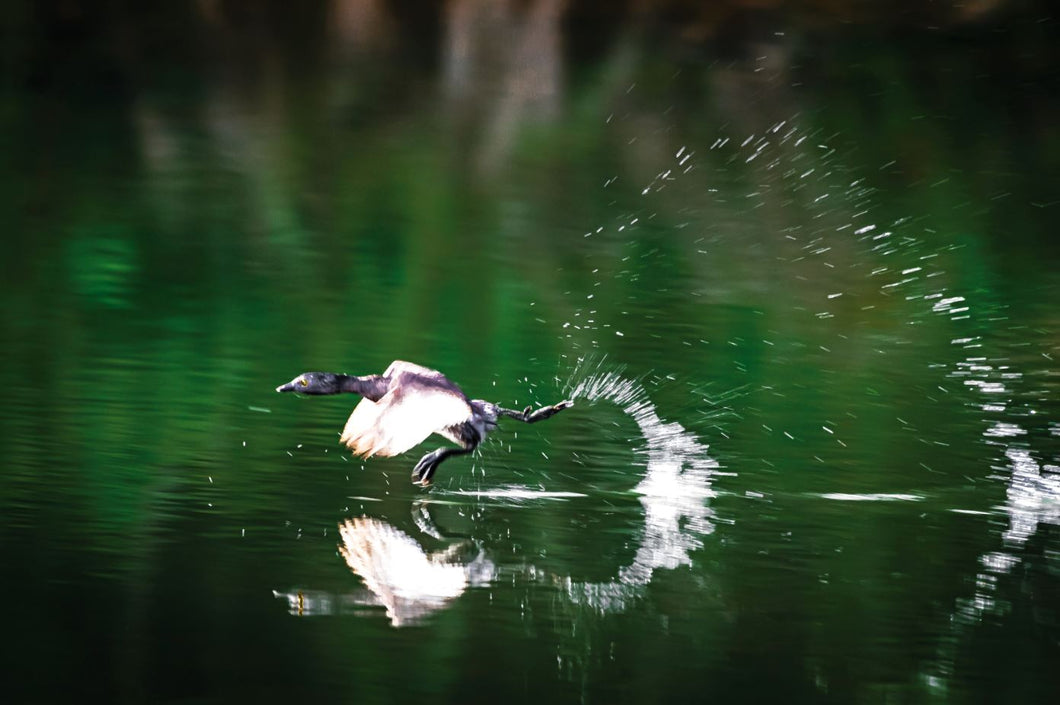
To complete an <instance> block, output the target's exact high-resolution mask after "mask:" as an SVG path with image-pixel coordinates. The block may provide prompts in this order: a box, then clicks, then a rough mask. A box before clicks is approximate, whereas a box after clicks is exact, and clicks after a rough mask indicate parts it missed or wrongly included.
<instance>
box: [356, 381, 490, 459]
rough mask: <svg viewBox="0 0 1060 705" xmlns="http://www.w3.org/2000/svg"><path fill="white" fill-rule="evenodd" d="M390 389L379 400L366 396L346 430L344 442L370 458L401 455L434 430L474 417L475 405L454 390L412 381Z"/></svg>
mask: <svg viewBox="0 0 1060 705" xmlns="http://www.w3.org/2000/svg"><path fill="white" fill-rule="evenodd" d="M394 386H395V387H396V389H395V390H394V391H391V392H387V393H386V394H385V395H383V398H382V399H380V400H379V401H378V402H373V401H371V400H369V399H362V400H361V402H360V403H359V404H358V405H357V407H356V408H355V409H354V410H353V413H352V414H350V418H349V420H348V421H347V422H346V427H345V429H343V431H342V438H341V440H342V442H343V443H345V444H346V445H347V446H349V447H350V448H351V449H352V450H353V452H354V454H356V455H363V456H364V457H366V458H368V457H371V456H373V455H382V456H384V457H388V456H392V455H399V454H401V453H404V452H405V451H407V450H408V449H409V448H412V447H413V446H416V445H418V444H420V443H422V442H423V440H424V439H425V438H427V436H429V435H431V434H432V433H436V432H439V431H442V430H443V429H445V428H447V427H449V426H455V425H457V424H460V423H464V422H465V421H467V420H469V419H470V418H471V407H470V406H468V404H467V402H466V401H465V400H464V399H463V398H461V397H459V396H455V395H454V394H453V393H452V392H451V391H448V390H442V389H436V388H433V387H430V386H425V385H417V384H414V383H413V384H409V383H408V382H407V381H404V380H403V384H402V385H394Z"/></svg>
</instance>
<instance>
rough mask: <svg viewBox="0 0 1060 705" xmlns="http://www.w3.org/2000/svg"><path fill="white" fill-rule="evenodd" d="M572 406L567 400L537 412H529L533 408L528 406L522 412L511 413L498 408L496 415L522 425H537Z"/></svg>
mask: <svg viewBox="0 0 1060 705" xmlns="http://www.w3.org/2000/svg"><path fill="white" fill-rule="evenodd" d="M572 406H574V402H573V401H571V400H570V399H567V400H566V401H561V402H560V403H559V404H553V405H552V406H543V407H541V408H540V409H538V410H537V411H531V409H532V408H533V407H529V406H528V407H526V408H525V409H523V410H522V411H513V410H511V409H505V408H502V407H499V406H498V407H497V413H498V414H501V415H502V416H507V417H509V418H512V419H518V420H519V421H522V422H523V423H537V422H538V421H542V420H544V419H547V418H548V417H550V416H553V415H555V414H558V413H559V412H561V411H563V410H564V409H569V408H570V407H572Z"/></svg>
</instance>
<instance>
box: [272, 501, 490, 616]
mask: <svg viewBox="0 0 1060 705" xmlns="http://www.w3.org/2000/svg"><path fill="white" fill-rule="evenodd" d="M339 535H340V536H341V538H342V543H341V544H339V553H340V554H341V555H342V557H343V558H344V559H345V560H346V565H348V566H349V568H350V570H352V571H353V572H354V573H355V574H356V575H358V576H359V577H360V578H361V580H363V581H364V585H365V587H366V588H367V589H368V593H365V594H361V595H345V596H341V597H332V596H330V595H329V594H328V593H322V592H306V591H296V592H293V593H276V596H277V597H284V598H286V599H287V600H288V603H289V606H290V609H291V612H292V613H293V614H299V615H308V614H316V615H319V614H335V613H346V612H349V613H354V614H357V613H361V612H362V611H363V608H364V607H365V606H370V605H381V606H382V607H383V608H384V609H385V610H386V616H387V618H389V619H390V623H391V624H392V625H393V626H395V627H401V626H407V625H410V624H416V623H417V622H420V621H422V620H423V619H424V618H425V617H427V616H428V615H430V614H431V613H433V612H436V611H438V610H440V609H442V608H444V607H446V606H447V605H448V604H449V603H450V602H451V601H452V600H454V599H455V598H457V597H459V596H460V595H461V594H462V593H463V592H464V590H466V589H467V588H468V586H471V585H482V584H488V583H489V582H490V581H491V580H492V579H493V577H494V575H495V573H496V569H495V566H494V565H493V563H492V562H491V561H490V560H489V559H488V558H486V556H485V554H484V553H483V552H481V551H478V552H477V555H475V556H474V557H473V558H472V559H471V560H461V554H462V553H464V552H465V551H466V545H465V544H463V543H457V544H453V545H452V546H450V547H449V548H447V549H445V550H443V551H436V552H434V553H427V552H426V551H425V550H424V549H423V547H422V546H421V545H420V544H419V543H418V542H417V541H416V540H415V539H413V538H412V537H411V536H409V535H408V534H406V533H405V532H403V531H401V530H400V529H396V528H394V527H393V526H391V525H390V524H388V523H387V522H385V521H382V520H380V519H373V518H371V517H359V518H356V519H347V520H345V521H344V522H342V523H341V524H339Z"/></svg>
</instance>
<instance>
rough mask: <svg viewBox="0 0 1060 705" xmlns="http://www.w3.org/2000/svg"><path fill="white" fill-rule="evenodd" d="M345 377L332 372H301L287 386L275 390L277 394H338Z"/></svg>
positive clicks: (283, 385)
mask: <svg viewBox="0 0 1060 705" xmlns="http://www.w3.org/2000/svg"><path fill="white" fill-rule="evenodd" d="M344 378H345V375H337V374H335V373H333V372H303V373H302V374H300V375H298V376H297V377H295V378H294V379H292V380H291V381H290V382H288V383H287V384H281V385H280V386H279V387H277V388H276V391H277V392H298V393H299V394H339V393H341V392H342V380H343V379H344Z"/></svg>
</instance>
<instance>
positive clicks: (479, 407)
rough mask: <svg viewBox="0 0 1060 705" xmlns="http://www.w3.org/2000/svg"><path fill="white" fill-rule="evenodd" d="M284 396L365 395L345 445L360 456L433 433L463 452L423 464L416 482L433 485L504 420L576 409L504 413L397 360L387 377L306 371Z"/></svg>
mask: <svg viewBox="0 0 1060 705" xmlns="http://www.w3.org/2000/svg"><path fill="white" fill-rule="evenodd" d="M276 391H278V392H301V393H303V394H341V393H344V392H348V393H353V394H360V395H361V396H363V397H364V398H363V399H361V401H360V403H359V404H358V405H357V406H356V408H354V410H353V413H352V414H350V418H349V420H348V421H347V422H346V427H345V428H344V429H343V431H342V436H341V440H342V442H343V443H345V444H346V445H347V446H348V447H349V448H350V449H351V450H352V451H353V452H354V454H355V455H360V456H364V457H366V458H368V457H371V456H373V455H381V456H384V457H386V456H393V455H399V454H401V453H404V452H405V451H407V450H409V449H410V448H412V447H413V446H416V445H418V444H420V443H422V442H423V441H424V440H425V439H426V438H427V437H428V436H430V435H431V434H432V433H437V434H438V435H440V436H442V437H444V438H447V439H448V440H450V441H452V442H453V443H455V444H456V445H457V446H459V447H458V448H439V449H437V450H435V451H432V452H430V453H428V454H426V455H425V456H423V458H422V459H421V460H420V462H419V463H418V464H417V465H416V468H415V469H414V470H413V473H412V477H413V481H414V482H417V483H420V484H424V485H426V484H428V483H429V482H430V481H431V477H432V476H433V474H434V471H435V470H436V469H437V467H438V465H439V464H440V463H441V462H442V461H443V460H445V459H446V458H447V457H449V456H450V455H462V454H465V453H470V452H471V451H473V450H474V449H475V448H477V447H478V445H479V444H480V443H482V441H483V440H485V438H486V435H487V434H488V433H489V432H490V431H492V430H494V429H495V428H497V419H498V417H500V416H508V417H511V418H515V419H518V420H520V421H524V422H526V423H534V422H536V421H540V420H542V419H545V418H548V417H549V416H552V415H553V414H555V413H556V412H558V411H562V410H563V409H566V408H567V407H569V406H571V405H572V402H570V401H564V402H560V403H559V404H556V405H554V406H548V407H544V408H542V409H538V410H537V411H536V412H533V413H531V411H530V407H527V408H526V409H524V410H523V411H512V410H511V409H504V408H502V407H500V406H497V405H496V404H491V403H490V402H487V401H483V400H481V399H468V397H467V395H465V394H464V392H463V390H461V389H460V387H458V386H457V385H456V384H455V383H453V382H452V381H450V380H449V379H448V378H447V377H446V376H445V375H443V374H442V373H441V372H438V371H437V370H432V369H430V368H427V367H422V366H420V365H417V364H414V363H411V362H404V361H401V360H396V361H394V362H393V363H391V364H390V366H389V367H388V368H387V369H386V372H384V373H383V374H382V375H369V376H366V377H353V376H350V375H342V374H335V373H331V372H306V373H305V374H301V375H299V376H298V377H295V378H294V379H293V380H291V381H290V382H288V383H287V384H285V385H281V386H280V387H277V388H276Z"/></svg>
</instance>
